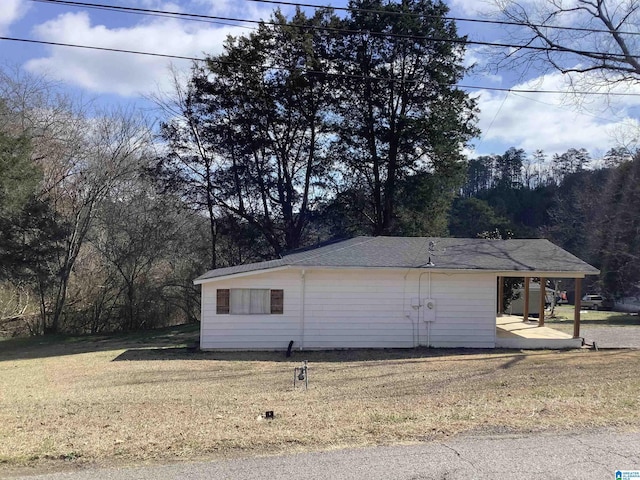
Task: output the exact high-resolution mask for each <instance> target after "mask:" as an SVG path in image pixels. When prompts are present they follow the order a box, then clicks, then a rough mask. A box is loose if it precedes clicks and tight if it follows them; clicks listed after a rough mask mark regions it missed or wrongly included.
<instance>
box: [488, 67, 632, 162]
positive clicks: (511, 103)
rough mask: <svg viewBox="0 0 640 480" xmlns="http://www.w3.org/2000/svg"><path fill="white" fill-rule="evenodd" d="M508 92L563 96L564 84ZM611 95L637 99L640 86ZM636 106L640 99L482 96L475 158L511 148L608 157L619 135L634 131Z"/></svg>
mask: <svg viewBox="0 0 640 480" xmlns="http://www.w3.org/2000/svg"><path fill="white" fill-rule="evenodd" d="M512 88H514V89H537V90H566V86H565V79H564V78H563V77H562V75H561V74H559V73H552V74H549V75H545V76H542V77H539V78H537V79H534V80H531V81H529V82H526V83H523V84H519V85H514V86H513V87H512ZM613 91H619V92H626V93H634V92H635V93H638V94H640V85H626V86H622V85H620V86H619V87H616V88H615V89H613ZM505 96H506V99H505ZM638 106H640V96H637V97H636V96H633V97H614V96H606V95H602V96H600V95H598V96H585V97H583V98H580V97H574V96H572V94H570V93H566V94H542V93H508V94H507V92H494V91H487V90H485V91H481V92H480V98H479V108H480V110H481V117H480V125H479V126H480V129H481V130H482V136H481V139H480V140H478V141H476V142H475V147H476V152H477V154H487V153H503V151H504V150H505V149H506V148H508V147H509V146H515V147H518V148H523V149H525V151H527V152H529V153H531V152H533V151H535V150H537V149H542V150H544V151H545V152H546V153H547V154H553V153H561V152H564V151H566V150H567V149H569V148H583V147H584V148H586V149H587V150H589V151H590V152H598V151H600V152H602V151H606V150H608V149H609V148H611V147H612V146H615V145H616V143H618V142H617V139H616V136H617V135H618V136H619V132H621V131H625V130H627V129H629V128H633V126H634V125H637V121H636V120H635V119H634V118H633V117H634V115H632V112H633V110H634V108H637V107H638ZM614 132H616V134H614Z"/></svg>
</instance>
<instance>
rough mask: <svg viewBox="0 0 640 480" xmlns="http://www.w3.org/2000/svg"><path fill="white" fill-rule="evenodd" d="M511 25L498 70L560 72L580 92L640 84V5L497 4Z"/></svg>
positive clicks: (557, 0) (506, 0) (606, 0)
mask: <svg viewBox="0 0 640 480" xmlns="http://www.w3.org/2000/svg"><path fill="white" fill-rule="evenodd" d="M496 5H497V6H498V8H499V9H500V13H501V17H502V19H503V20H506V21H508V22H513V23H514V24H516V25H515V26H513V27H511V28H510V29H509V32H510V34H511V37H510V40H511V43H513V44H519V45H522V46H524V48H512V49H510V50H508V51H506V52H503V54H502V55H501V58H499V59H498V62H497V66H505V65H510V66H517V67H519V68H522V67H524V68H525V71H527V70H534V71H547V70H549V69H554V70H557V71H559V72H561V73H563V74H568V75H569V76H570V79H571V82H572V84H574V85H577V84H578V83H579V84H580V86H581V87H582V88H584V87H585V86H592V87H602V86H605V87H612V86H614V85H616V84H618V83H621V82H628V81H633V82H637V81H638V80H640V55H639V54H638V46H639V45H640V43H639V41H640V36H638V34H639V33H640V30H639V26H640V3H638V2H637V1H619V0H575V1H567V0H536V1H534V2H524V1H522V0H496Z"/></svg>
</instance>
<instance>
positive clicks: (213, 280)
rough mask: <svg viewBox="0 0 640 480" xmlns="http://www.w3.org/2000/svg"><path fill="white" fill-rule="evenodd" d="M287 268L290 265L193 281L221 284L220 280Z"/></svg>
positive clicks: (194, 282)
mask: <svg viewBox="0 0 640 480" xmlns="http://www.w3.org/2000/svg"><path fill="white" fill-rule="evenodd" d="M287 268H290V266H289V265H281V266H279V267H270V268H269V267H268V268H259V269H256V270H248V271H246V272H238V273H230V274H228V275H220V276H217V277H208V278H202V277H199V278H196V279H195V280H194V281H193V284H194V285H202V284H203V283H210V282H219V281H220V280H230V279H234V278H240V277H248V276H251V275H258V274H260V273H267V272H268V273H271V272H277V271H279V270H286V269H287Z"/></svg>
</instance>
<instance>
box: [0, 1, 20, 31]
mask: <svg viewBox="0 0 640 480" xmlns="http://www.w3.org/2000/svg"><path fill="white" fill-rule="evenodd" d="M26 11H27V4H26V1H23V0H2V7H1V8H0V35H4V34H5V33H7V32H8V31H9V27H10V26H11V24H12V23H14V22H16V21H17V20H19V19H20V18H21V17H22V16H23V15H24V14H25V12H26Z"/></svg>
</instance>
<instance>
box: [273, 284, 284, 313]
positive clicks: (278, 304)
mask: <svg viewBox="0 0 640 480" xmlns="http://www.w3.org/2000/svg"><path fill="white" fill-rule="evenodd" d="M271 313H272V314H276V315H277V314H280V315H281V314H283V313H284V290H271Z"/></svg>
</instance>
